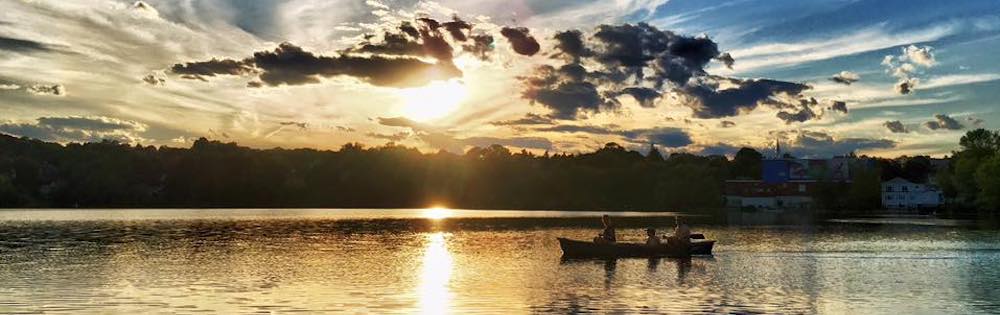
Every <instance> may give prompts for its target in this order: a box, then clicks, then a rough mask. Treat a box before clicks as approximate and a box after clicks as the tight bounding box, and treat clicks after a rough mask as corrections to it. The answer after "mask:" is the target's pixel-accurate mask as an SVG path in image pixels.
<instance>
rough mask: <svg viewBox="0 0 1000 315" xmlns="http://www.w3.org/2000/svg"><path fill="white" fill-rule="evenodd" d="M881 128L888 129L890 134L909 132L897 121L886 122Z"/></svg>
mask: <svg viewBox="0 0 1000 315" xmlns="http://www.w3.org/2000/svg"><path fill="white" fill-rule="evenodd" d="M882 126H885V128H886V129H889V131H890V132H892V133H907V132H909V131H907V130H906V127H905V126H903V123H902V122H900V121H898V120H892V121H887V122H885V123H883V124H882Z"/></svg>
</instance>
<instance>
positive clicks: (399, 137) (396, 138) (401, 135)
mask: <svg viewBox="0 0 1000 315" xmlns="http://www.w3.org/2000/svg"><path fill="white" fill-rule="evenodd" d="M365 136H367V137H369V138H374V139H382V140H389V141H392V142H400V141H403V140H404V139H406V138H409V137H410V133H409V132H405V131H403V132H397V133H393V134H382V133H375V132H369V133H366V134H365Z"/></svg>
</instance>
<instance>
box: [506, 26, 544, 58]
mask: <svg viewBox="0 0 1000 315" xmlns="http://www.w3.org/2000/svg"><path fill="white" fill-rule="evenodd" d="M530 32H531V31H529V30H528V28H526V27H504V28H502V29H500V35H503V37H504V38H507V41H509V42H510V45H511V48H513V49H514V52H516V53H518V54H521V55H525V56H534V55H535V54H536V53H538V50H539V49H541V46H540V45H539V44H538V41H537V40H535V37H533V36H531V34H530Z"/></svg>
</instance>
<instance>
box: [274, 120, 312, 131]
mask: <svg viewBox="0 0 1000 315" xmlns="http://www.w3.org/2000/svg"><path fill="white" fill-rule="evenodd" d="M278 124H279V125H282V126H295V127H299V129H306V128H307V127H308V126H309V124H307V123H306V122H303V121H282V122H279V123H278Z"/></svg>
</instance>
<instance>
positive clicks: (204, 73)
mask: <svg viewBox="0 0 1000 315" xmlns="http://www.w3.org/2000/svg"><path fill="white" fill-rule="evenodd" d="M170 71H171V72H173V73H176V74H180V75H192V76H199V77H214V76H216V75H243V74H247V73H251V72H253V68H250V67H249V66H248V65H247V64H246V63H245V62H243V61H237V60H232V59H216V58H212V60H208V61H196V62H188V63H178V64H175V65H173V66H172V67H170Z"/></svg>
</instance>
